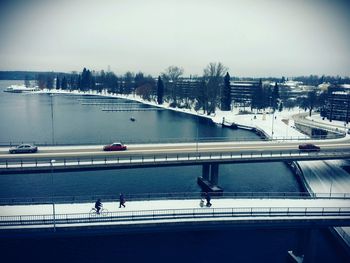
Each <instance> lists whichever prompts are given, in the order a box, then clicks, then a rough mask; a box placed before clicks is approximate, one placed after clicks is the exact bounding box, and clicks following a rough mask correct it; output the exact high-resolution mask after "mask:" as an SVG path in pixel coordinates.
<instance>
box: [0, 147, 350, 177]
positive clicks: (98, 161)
mask: <svg viewBox="0 0 350 263" xmlns="http://www.w3.org/2000/svg"><path fill="white" fill-rule="evenodd" d="M349 157H350V150H341V149H339V150H322V151H320V152H302V151H299V150H292V151H251V152H240V153H239V152H215V153H203V152H198V153H197V152H193V153H179V154H176V153H174V154H154V155H125V156H124V155H120V156H101V157H99V156H85V157H70V158H63V157H55V158H54V159H55V163H54V164H53V169H62V168H64V169H69V168H72V167H73V168H74V167H77V166H78V167H80V168H84V166H85V167H89V166H92V167H94V166H100V167H103V166H106V167H107V166H110V167H114V168H115V167H118V166H130V167H132V166H136V167H137V166H140V165H148V166H152V165H159V164H167V165H171V164H175V165H176V164H184V163H186V164H189V163H191V164H192V163H193V164H196V163H205V162H222V163H225V162H226V163H229V162H244V161H246V162H248V161H255V160H259V161H260V160H263V161H280V160H287V161H288V160H317V159H320V160H324V159H344V158H349ZM51 159H52V157H51V158H48V157H46V158H40V159H36V158H35V157H34V156H33V157H28V159H24V158H23V159H22V158H20V159H19V158H16V159H15V160H14V159H10V160H6V159H5V160H4V159H2V160H1V161H0V172H3V171H6V170H10V169H18V168H20V169H23V170H24V169H26V168H28V169H33V168H37V169H39V170H40V169H41V170H44V169H48V168H51Z"/></svg>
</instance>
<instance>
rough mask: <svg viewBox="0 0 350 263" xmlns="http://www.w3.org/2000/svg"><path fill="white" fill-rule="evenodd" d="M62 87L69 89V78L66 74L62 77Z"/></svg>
mask: <svg viewBox="0 0 350 263" xmlns="http://www.w3.org/2000/svg"><path fill="white" fill-rule="evenodd" d="M61 88H62V89H67V79H66V77H65V76H64V77H63V78H62V82H61Z"/></svg>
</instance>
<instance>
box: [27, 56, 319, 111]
mask: <svg viewBox="0 0 350 263" xmlns="http://www.w3.org/2000/svg"><path fill="white" fill-rule="evenodd" d="M227 71H228V69H227V68H226V67H225V66H224V65H223V64H222V63H220V62H219V63H209V64H208V65H207V66H206V67H205V68H204V70H203V75H202V76H195V77H191V78H183V77H182V75H183V73H184V70H183V69H182V68H180V67H177V66H170V67H168V68H166V69H165V70H164V72H163V73H161V74H160V75H159V76H158V78H157V79H155V78H153V77H152V76H150V75H144V74H143V73H142V72H139V73H136V74H134V73H132V72H127V73H125V74H124V75H122V76H117V75H115V74H114V73H113V72H104V71H103V70H102V71H100V72H95V71H91V70H89V69H86V68H84V69H83V70H82V72H81V73H77V72H72V73H70V74H67V73H59V74H55V73H53V72H48V73H41V74H38V75H37V78H36V82H37V85H38V86H39V88H48V89H52V88H56V89H69V90H74V89H78V90H82V91H87V90H96V91H99V92H101V91H102V90H107V91H108V92H110V93H116V94H124V95H127V94H134V95H139V96H141V97H142V98H143V99H145V100H153V101H156V102H157V103H158V104H163V103H164V102H167V103H169V104H170V106H171V107H180V108H181V107H186V108H191V107H194V108H195V109H196V110H203V112H205V113H206V114H208V115H209V114H212V113H214V112H215V109H217V108H220V109H221V110H224V111H228V110H230V109H231V103H232V98H231V85H230V81H231V80H232V79H237V78H231V77H230V75H229V73H228V72H227ZM285 80H286V79H285V78H284V77H282V79H276V82H275V85H274V86H273V87H272V86H270V85H267V86H264V85H263V82H262V80H261V79H260V80H259V85H258V86H257V87H256V88H255V89H254V91H253V93H252V97H251V108H252V109H256V110H258V111H259V110H263V109H266V108H270V109H273V110H277V109H279V110H282V107H283V104H282V101H281V98H280V90H279V89H280V88H279V85H278V81H280V82H284V81H285ZM25 83H26V85H29V84H28V83H29V81H27V80H25ZM323 97H324V96H323ZM323 97H322V96H321V97H320V99H319V95H318V94H317V93H316V92H311V93H310V94H308V96H305V97H300V98H298V101H297V102H296V104H297V105H298V106H300V107H302V108H305V109H309V110H310V111H312V110H313V109H314V108H315V107H318V106H319V105H320V103H321V101H322V100H324V98H323ZM286 106H288V105H286ZM294 106H295V105H294Z"/></svg>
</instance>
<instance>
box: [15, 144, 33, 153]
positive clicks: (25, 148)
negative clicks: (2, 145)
mask: <svg viewBox="0 0 350 263" xmlns="http://www.w3.org/2000/svg"><path fill="white" fill-rule="evenodd" d="M37 151H38V147H37V146H34V145H31V144H21V145H18V146H16V147H12V148H10V150H9V153H35V152H37Z"/></svg>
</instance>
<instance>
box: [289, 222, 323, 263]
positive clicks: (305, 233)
mask: <svg viewBox="0 0 350 263" xmlns="http://www.w3.org/2000/svg"><path fill="white" fill-rule="evenodd" d="M316 231H317V229H312V228H306V229H301V230H300V231H298V233H297V244H296V247H295V249H294V250H291V251H288V253H289V256H290V259H292V262H297V263H302V262H311V263H312V262H315V249H316V248H315V233H316Z"/></svg>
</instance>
